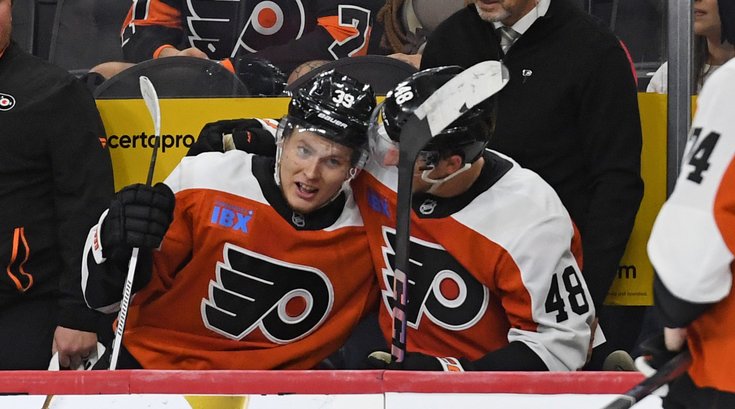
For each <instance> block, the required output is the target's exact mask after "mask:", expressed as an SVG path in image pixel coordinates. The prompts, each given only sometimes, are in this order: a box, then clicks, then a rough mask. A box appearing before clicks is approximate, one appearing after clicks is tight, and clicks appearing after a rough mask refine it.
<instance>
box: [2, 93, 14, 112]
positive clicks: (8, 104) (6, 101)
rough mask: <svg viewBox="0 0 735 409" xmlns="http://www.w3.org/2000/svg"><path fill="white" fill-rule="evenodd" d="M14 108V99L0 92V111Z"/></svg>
mask: <svg viewBox="0 0 735 409" xmlns="http://www.w3.org/2000/svg"><path fill="white" fill-rule="evenodd" d="M14 106H15V98H13V96H12V95H10V94H3V93H2V92H0V111H10V110H11V109H13V107H14Z"/></svg>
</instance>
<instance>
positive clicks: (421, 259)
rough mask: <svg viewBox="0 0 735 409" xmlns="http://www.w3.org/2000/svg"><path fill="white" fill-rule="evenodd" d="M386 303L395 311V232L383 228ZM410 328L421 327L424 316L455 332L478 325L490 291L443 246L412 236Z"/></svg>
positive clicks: (409, 284) (384, 293)
mask: <svg viewBox="0 0 735 409" xmlns="http://www.w3.org/2000/svg"><path fill="white" fill-rule="evenodd" d="M383 240H384V246H383V258H384V261H385V266H386V267H385V268H383V271H382V278H383V282H384V284H385V288H386V289H387V290H385V291H383V302H384V303H385V306H386V307H387V308H388V310H389V311H392V310H393V303H394V295H393V290H392V288H393V275H394V274H393V271H394V269H395V251H394V248H395V241H396V234H395V229H393V228H389V227H386V226H383ZM410 246H411V253H410V263H411V267H410V268H411V271H410V272H409V281H408V308H407V312H406V314H407V316H408V326H410V327H411V328H419V326H420V325H421V320H422V319H423V317H424V316H426V318H427V319H429V320H430V321H431V322H433V323H434V324H436V325H438V326H440V327H442V328H445V329H447V330H452V331H461V330H464V329H467V328H471V327H472V326H473V325H475V324H476V323H477V322H478V321H479V320H480V318H482V316H483V314H484V313H485V311H486V310H487V306H488V302H489V298H490V292H489V290H488V288H487V287H485V286H484V285H482V284H481V283H480V282H479V281H477V280H476V279H475V278H474V277H473V276H472V275H471V274H470V273H469V272H468V271H467V270H466V269H465V268H464V267H463V266H462V265H461V264H459V262H457V260H455V259H454V258H453V257H452V256H451V255H450V254H449V253H448V252H447V251H446V250H445V249H444V248H443V247H442V246H440V245H438V244H434V243H429V242H427V241H423V240H419V239H416V238H414V237H411V244H410Z"/></svg>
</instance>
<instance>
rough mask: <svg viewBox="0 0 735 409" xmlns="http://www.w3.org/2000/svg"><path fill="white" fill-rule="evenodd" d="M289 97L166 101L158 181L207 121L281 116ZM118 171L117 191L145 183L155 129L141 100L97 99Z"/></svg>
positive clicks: (178, 159) (168, 171)
mask: <svg viewBox="0 0 735 409" xmlns="http://www.w3.org/2000/svg"><path fill="white" fill-rule="evenodd" d="M288 101H289V99H288V98H217V99H161V100H160V107H161V147H160V149H159V151H158V155H157V160H156V169H155V173H154V178H153V180H154V183H155V182H160V181H162V180H163V179H165V178H166V176H168V174H169V173H171V171H172V170H173V169H174V168H175V167H176V165H177V164H178V163H179V161H180V160H181V158H182V157H183V156H184V155H185V154H186V151H187V150H188V149H189V147H190V146H191V145H192V144H193V143H194V141H195V140H196V138H197V136H198V135H199V131H200V130H201V129H202V126H204V124H206V123H208V122H213V121H217V120H220V119H233V118H280V117H281V116H283V114H284V113H285V112H286V110H287V107H288ZM97 107H98V108H99V111H100V114H101V115H102V121H103V122H104V124H105V130H106V131H107V144H108V146H109V147H110V155H111V156H112V164H113V168H114V172H115V189H116V190H119V189H121V188H122V187H124V186H127V185H129V184H132V183H145V179H146V176H147V174H148V166H149V164H150V160H151V153H152V152H153V146H154V141H155V138H154V135H153V133H154V126H153V120H152V119H151V115H150V114H149V113H148V109H147V108H146V106H145V103H144V102H143V100H142V99H125V100H98V101H97Z"/></svg>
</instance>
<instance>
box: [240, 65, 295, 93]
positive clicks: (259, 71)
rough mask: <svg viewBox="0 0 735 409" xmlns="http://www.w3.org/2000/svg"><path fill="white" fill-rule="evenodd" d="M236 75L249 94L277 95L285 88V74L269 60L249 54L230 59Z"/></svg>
mask: <svg viewBox="0 0 735 409" xmlns="http://www.w3.org/2000/svg"><path fill="white" fill-rule="evenodd" d="M232 65H233V69H234V70H235V74H237V77H238V78H239V79H240V81H242V83H243V84H245V87H246V88H247V89H248V91H249V92H250V94H251V95H260V96H279V95H283V91H284V90H285V89H286V74H284V73H283V71H281V69H280V68H278V67H276V66H275V65H273V64H272V63H271V62H270V61H267V60H265V59H262V58H258V57H253V56H250V55H245V56H240V57H237V58H234V59H232Z"/></svg>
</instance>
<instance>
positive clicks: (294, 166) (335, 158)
mask: <svg viewBox="0 0 735 409" xmlns="http://www.w3.org/2000/svg"><path fill="white" fill-rule="evenodd" d="M351 156H352V149H350V148H348V147H346V146H344V145H340V144H338V143H335V142H332V141H330V140H329V139H326V138H323V137H321V136H319V135H317V134H316V133H313V132H309V131H302V130H298V129H296V130H294V131H293V133H292V134H291V135H290V136H289V137H288V138H286V140H285V141H284V142H283V149H282V153H281V159H280V167H279V172H280V178H281V190H282V191H283V196H284V197H285V198H286V201H287V202H288V204H289V206H291V208H292V209H293V210H295V211H297V212H300V213H305V214H306V213H310V212H312V211H314V210H316V209H318V208H320V207H322V206H324V205H325V204H326V203H327V202H329V201H330V200H331V199H332V198H333V197H334V196H335V195H336V194H337V193H338V192H339V190H340V189H341V187H342V183H344V182H345V181H346V180H347V179H349V177H350V168H351V167H352V166H351V163H350V158H351Z"/></svg>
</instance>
